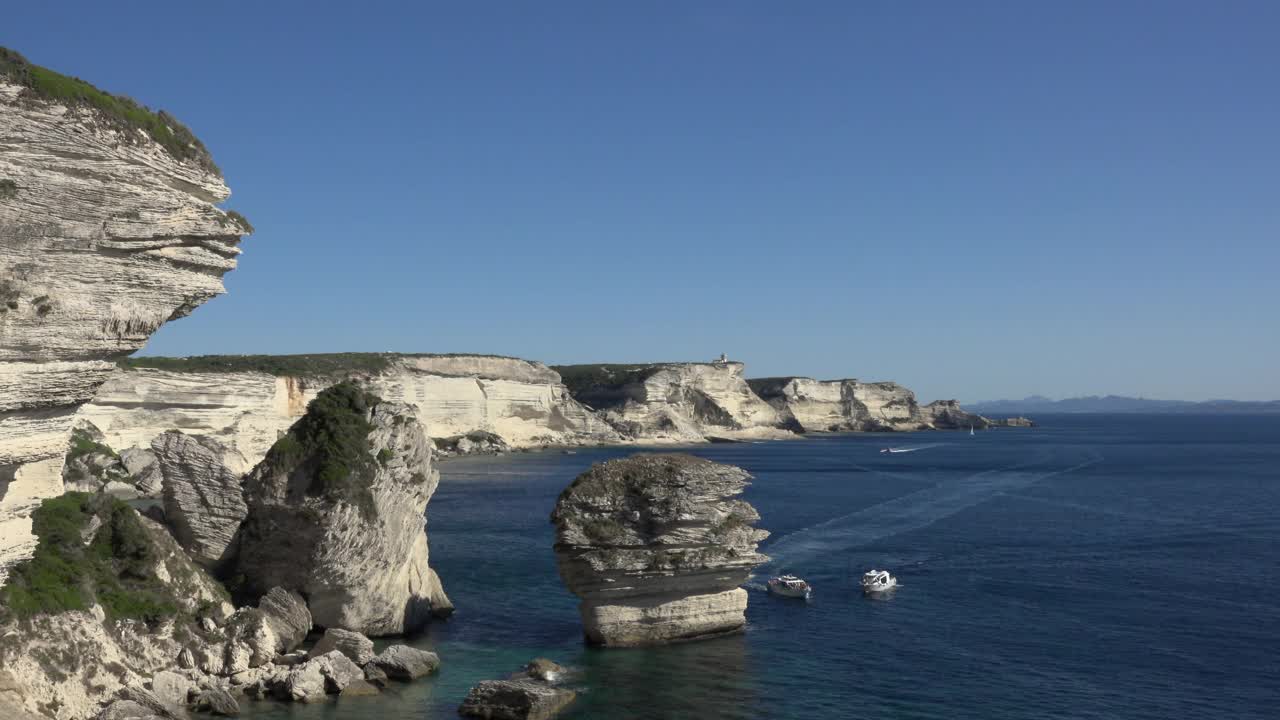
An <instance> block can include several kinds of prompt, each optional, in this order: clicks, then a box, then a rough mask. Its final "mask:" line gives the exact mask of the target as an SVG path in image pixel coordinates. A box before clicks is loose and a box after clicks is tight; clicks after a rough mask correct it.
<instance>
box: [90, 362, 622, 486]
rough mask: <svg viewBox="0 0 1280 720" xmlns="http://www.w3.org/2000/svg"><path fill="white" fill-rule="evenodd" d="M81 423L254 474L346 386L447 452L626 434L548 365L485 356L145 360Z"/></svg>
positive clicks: (120, 444) (106, 390)
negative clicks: (204, 445) (189, 439)
mask: <svg viewBox="0 0 1280 720" xmlns="http://www.w3.org/2000/svg"><path fill="white" fill-rule="evenodd" d="M130 364H131V365H132V366H133V367H132V369H125V370H122V371H121V372H120V373H118V374H117V375H116V376H114V377H113V378H112V379H111V380H110V381H109V382H108V383H107V384H106V385H105V386H103V388H102V389H101V391H100V392H99V393H98V395H97V397H96V398H95V399H94V401H93V402H92V403H90V404H89V405H87V406H86V407H85V408H83V409H82V410H81V417H83V418H84V419H85V420H88V421H91V422H93V423H94V424H95V425H97V426H98V427H100V428H102V431H103V433H104V435H105V436H106V439H107V442H108V443H110V444H111V446H112V447H115V448H131V447H150V445H151V442H152V440H154V439H155V438H156V437H157V436H158V435H160V434H161V433H163V432H165V431H167V430H172V429H175V428H180V429H181V430H182V431H183V432H185V433H187V434H188V435H202V436H213V437H216V438H217V439H218V440H219V441H220V442H222V443H223V444H225V445H227V446H228V447H229V448H231V449H234V450H237V451H238V452H240V453H241V454H242V455H244V457H245V458H246V459H247V461H248V463H249V464H250V465H253V464H256V463H257V462H259V461H260V460H261V459H262V458H263V457H265V456H266V453H267V449H268V448H270V447H271V445H272V444H273V443H275V441H276V439H277V438H278V437H279V436H280V435H281V434H282V433H284V432H285V431H286V430H288V429H289V427H290V426H291V425H293V423H294V422H296V421H297V420H298V419H299V418H300V417H302V415H303V413H304V412H305V411H306V407H307V403H309V402H310V401H311V400H312V399H314V398H315V396H316V395H317V394H318V393H320V391H322V390H324V389H325V388H327V387H330V386H332V385H334V384H335V383H337V382H339V381H340V380H343V379H348V378H350V379H356V380H358V381H360V382H361V383H363V384H365V385H366V386H368V387H369V388H370V389H371V390H372V391H373V392H374V393H376V394H377V395H378V396H379V397H382V398H383V399H386V400H392V401H397V402H403V403H406V404H408V405H411V406H412V407H413V408H414V411H415V416H416V417H417V421H418V423H419V424H420V425H421V426H422V429H423V431H424V432H425V433H426V434H427V436H428V437H431V438H436V440H437V444H438V445H440V446H441V447H440V449H441V450H442V451H443V452H444V454H447V455H452V454H469V453H476V452H479V453H487V452H503V451H504V449H505V448H507V447H511V448H527V447H540V446H543V445H583V444H599V443H608V442H616V441H618V440H619V439H620V437H619V436H618V434H617V432H616V431H614V430H613V428H612V427H610V426H609V425H608V424H607V423H606V422H604V421H603V420H602V419H600V418H599V417H597V416H596V415H595V414H594V413H592V412H590V411H589V410H587V409H586V408H584V407H583V406H582V405H581V404H579V403H578V402H577V401H575V400H574V399H573V398H572V397H570V396H569V393H568V391H567V389H566V388H565V387H564V385H562V384H561V382H560V376H559V375H557V374H556V373H555V372H554V371H552V370H550V369H549V368H547V366H545V365H543V364H541V363H536V362H530V361H527V360H519V359H516V358H502V357H490V356H483V355H393V354H376V353H345V354H336V355H295V356H289V355H283V356H219V357H196V358H189V359H179V358H136V359H132V360H130Z"/></svg>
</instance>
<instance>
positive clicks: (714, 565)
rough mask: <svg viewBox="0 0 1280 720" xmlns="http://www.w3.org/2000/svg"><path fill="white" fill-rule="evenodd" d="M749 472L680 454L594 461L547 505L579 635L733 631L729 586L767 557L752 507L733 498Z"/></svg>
mask: <svg viewBox="0 0 1280 720" xmlns="http://www.w3.org/2000/svg"><path fill="white" fill-rule="evenodd" d="M750 477H751V476H750V475H748V474H747V473H746V471H744V470H742V469H740V468H736V467H733V466H731V465H721V464H719V463H714V462H711V461H709V460H703V459H700V458H695V457H692V456H688V455H636V456H634V457H630V458H627V459H624V460H611V461H609V462H604V463H599V464H597V465H595V466H593V467H592V468H591V469H590V470H588V471H587V472H585V473H583V474H582V475H580V476H579V477H578V478H577V479H576V480H574V481H573V484H571V485H570V486H569V487H568V488H567V489H565V491H564V492H563V493H561V494H560V499H559V501H558V502H557V503H556V508H555V511H554V513H552V516H551V520H552V522H554V523H555V525H556V546H555V550H556V558H557V560H558V561H559V566H560V577H561V578H562V579H563V580H564V583H565V585H566V586H567V587H568V588H569V590H570V591H571V592H572V593H574V594H575V595H577V596H578V597H579V598H581V599H582V602H581V604H580V605H579V609H580V611H581V614H582V625H583V632H584V633H585V635H586V639H587V641H588V642H590V643H593V644H599V645H608V646H634V645H652V644H661V643H668V642H675V641H680V640H691V639H696V638H702V637H709V636H714V635H721V634H724V633H730V632H735V631H738V630H741V629H742V627H743V626H744V625H745V623H746V619H745V617H744V611H745V610H746V607H747V592H746V591H745V590H743V589H742V588H740V587H739V586H740V585H741V584H742V583H743V582H744V581H745V580H746V579H747V575H748V574H749V573H750V571H751V569H752V568H753V567H755V566H756V565H759V564H760V563H762V562H765V561H766V560H768V558H767V557H765V556H763V555H761V554H759V553H757V552H756V545H757V544H758V543H759V542H760V541H761V540H763V539H764V538H766V537H768V535H769V533H768V532H766V531H764V530H759V529H756V528H755V527H753V526H752V523H754V522H755V521H756V520H758V519H759V517H760V516H759V514H758V513H757V512H756V510H755V508H753V507H751V505H750V504H748V503H747V502H745V501H743V500H740V499H737V498H736V496H737V495H738V494H740V493H741V492H742V491H743V489H745V488H746V486H747V484H748V483H747V481H748V479H749V478H750Z"/></svg>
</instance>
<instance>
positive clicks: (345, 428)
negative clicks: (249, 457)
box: [263, 380, 382, 519]
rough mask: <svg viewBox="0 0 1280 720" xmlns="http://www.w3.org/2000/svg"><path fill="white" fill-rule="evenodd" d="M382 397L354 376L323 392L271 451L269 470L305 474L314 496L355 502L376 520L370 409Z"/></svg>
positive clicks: (267, 459)
mask: <svg viewBox="0 0 1280 720" xmlns="http://www.w3.org/2000/svg"><path fill="white" fill-rule="evenodd" d="M381 402H382V399H381V398H379V397H378V396H376V395H374V394H372V393H370V392H367V391H365V390H364V389H363V388H361V387H360V386H359V385H357V384H356V383H354V382H352V381H350V380H344V381H342V382H340V383H338V384H337V385H334V386H332V387H330V388H327V389H325V390H323V391H321V392H320V394H319V395H317V396H316V397H315V399H314V400H312V401H311V403H310V404H308V405H307V414H306V415H303V416H302V419H300V420H298V422H296V423H294V424H293V427H291V428H289V432H288V434H286V435H285V436H284V437H282V438H280V439H279V440H277V441H276V443H275V444H274V445H272V446H271V449H270V450H268V451H267V457H266V459H264V460H263V463H264V465H265V466H266V468H267V469H268V472H282V473H287V474H289V475H291V476H292V475H294V474H295V473H299V472H301V473H304V474H305V475H308V476H309V479H308V481H307V484H306V493H307V495H308V496H311V497H320V498H324V499H325V500H328V501H330V502H340V503H347V504H350V505H354V506H356V507H357V508H359V509H360V513H361V515H362V516H364V517H365V518H366V519H372V518H373V516H374V514H375V512H376V508H375V507H374V504H373V493H372V492H371V491H370V490H369V485H370V484H371V483H372V482H373V475H374V473H375V472H377V465H376V463H377V460H375V458H374V456H373V454H372V452H371V448H370V446H369V433H370V432H373V425H372V424H370V423H369V421H368V420H366V419H365V414H366V413H368V412H369V409H370V408H372V407H374V406H375V405H378V404H379V403H381Z"/></svg>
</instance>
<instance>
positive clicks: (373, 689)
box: [339, 680, 382, 697]
mask: <svg viewBox="0 0 1280 720" xmlns="http://www.w3.org/2000/svg"><path fill="white" fill-rule="evenodd" d="M380 692H382V690H381V689H380V688H379V687H378V686H377V685H374V684H373V683H371V682H369V681H368V680H352V681H351V683H350V684H348V685H347V686H346V687H344V688H342V692H341V693H339V694H340V695H341V696H342V697H365V696H369V695H377V694H378V693H380Z"/></svg>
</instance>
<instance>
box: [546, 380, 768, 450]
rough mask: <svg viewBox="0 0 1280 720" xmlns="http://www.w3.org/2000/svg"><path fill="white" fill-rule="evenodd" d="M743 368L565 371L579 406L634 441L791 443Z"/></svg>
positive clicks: (568, 383) (567, 382) (570, 388)
mask: <svg viewBox="0 0 1280 720" xmlns="http://www.w3.org/2000/svg"><path fill="white" fill-rule="evenodd" d="M745 367H746V366H745V365H743V364H742V363H740V362H727V361H726V362H711V363H662V364H655V365H562V366H557V367H556V370H558V371H559V372H560V373H561V376H562V377H563V378H564V382H565V384H566V385H567V386H568V387H569V390H570V392H572V393H573V396H574V398H575V399H577V400H578V401H580V402H582V403H583V404H585V405H587V406H588V407H591V408H593V409H595V410H598V411H600V412H601V414H602V415H603V417H604V418H605V419H606V420H607V421H608V422H609V423H610V424H611V425H613V427H614V428H615V429H617V430H618V431H619V432H620V433H621V434H622V435H624V436H625V437H628V438H632V439H643V440H649V441H668V442H699V441H702V440H705V439H706V438H707V437H708V436H717V437H729V438H763V437H785V436H787V435H789V434H790V433H789V432H788V431H786V430H785V429H780V424H781V423H780V418H779V417H778V413H777V411H776V410H775V409H774V408H773V407H772V406H770V405H769V404H768V403H766V402H764V401H763V400H761V399H760V398H759V397H758V396H756V394H755V393H754V392H752V391H751V388H750V387H748V385H747V382H746V381H745V380H744V379H743V377H742V374H743V371H744V370H745Z"/></svg>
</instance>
